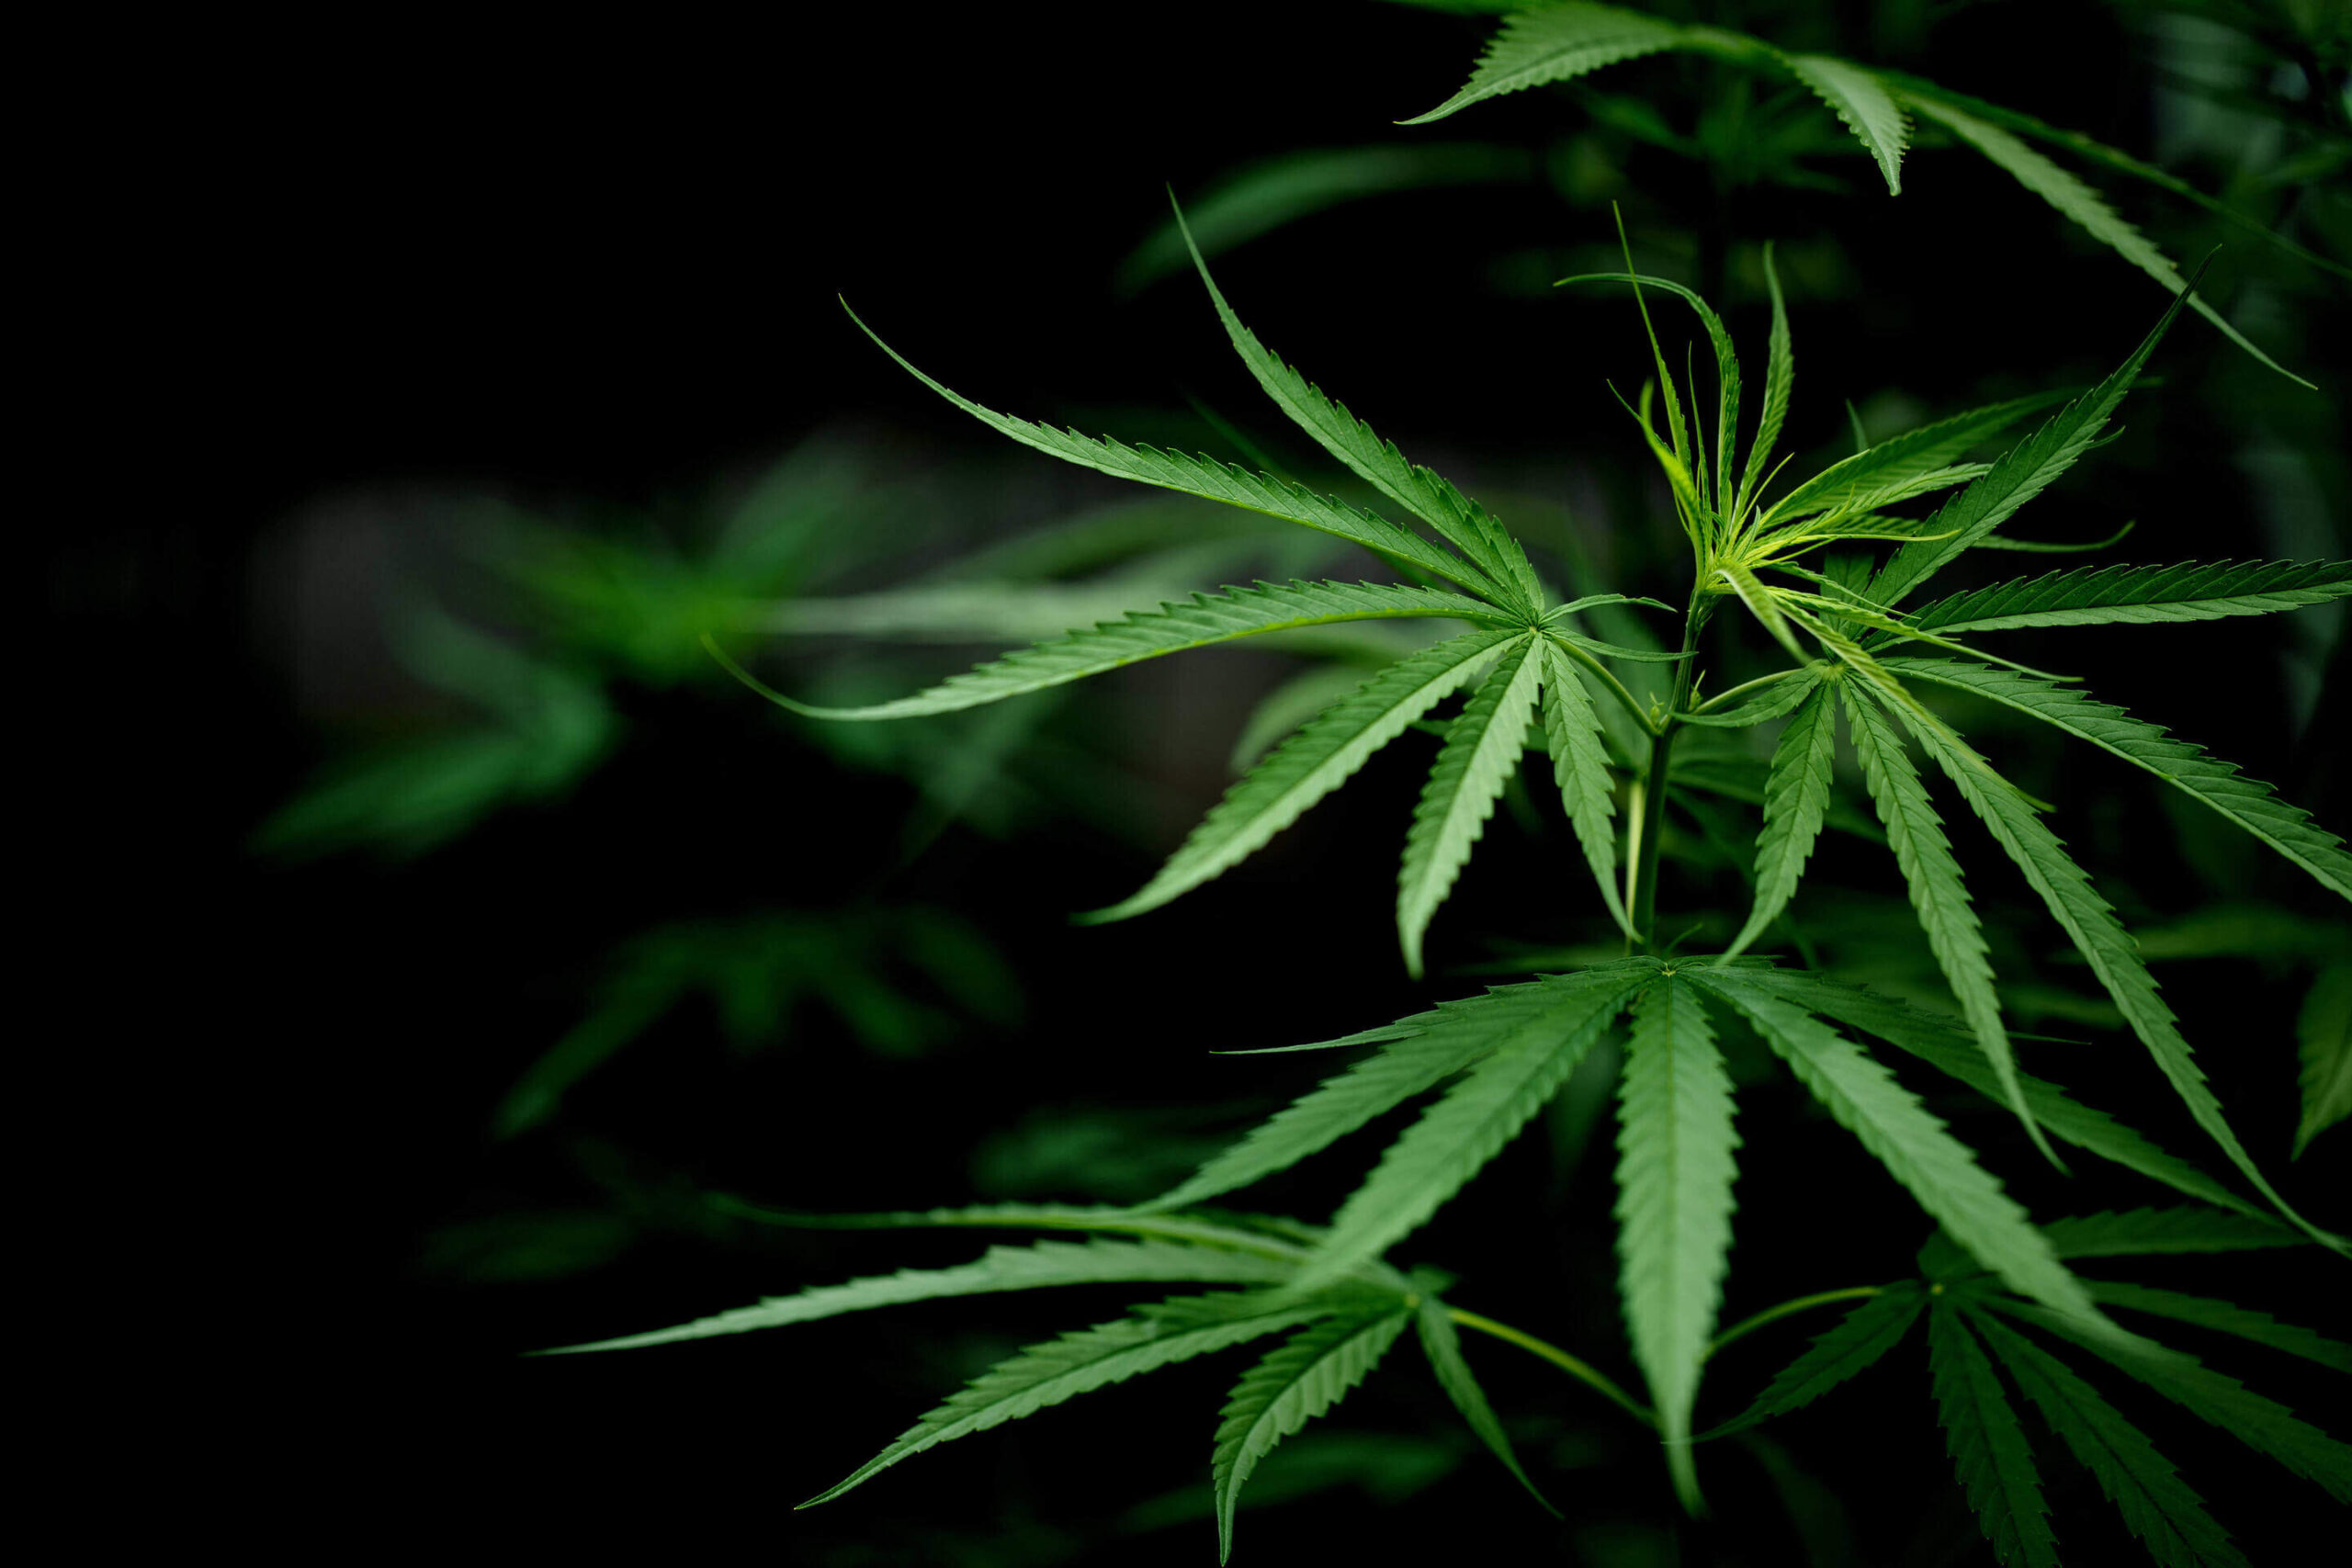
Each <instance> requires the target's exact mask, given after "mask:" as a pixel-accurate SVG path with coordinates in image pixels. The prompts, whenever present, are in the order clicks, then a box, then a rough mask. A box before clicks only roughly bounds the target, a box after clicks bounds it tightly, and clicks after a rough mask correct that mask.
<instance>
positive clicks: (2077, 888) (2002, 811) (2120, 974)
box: [1902, 713, 2346, 1252]
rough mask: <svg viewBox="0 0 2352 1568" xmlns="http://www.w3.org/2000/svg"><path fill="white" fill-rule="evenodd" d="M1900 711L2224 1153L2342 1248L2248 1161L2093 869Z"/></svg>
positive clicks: (2282, 1209) (2022, 805)
mask: <svg viewBox="0 0 2352 1568" xmlns="http://www.w3.org/2000/svg"><path fill="white" fill-rule="evenodd" d="M1902 717H1903V718H1904V720H1905V723H1906V724H1907V725H1908V726H1909V728H1910V729H1911V732H1912V734H1914V735H1915V736H1917V738H1918V739H1919V743H1920V744H1921V745H1922V746H1923V747H1924V748H1926V750H1927V751H1928V754H1929V755H1930V756H1932V757H1934V758H1935V759H1936V761H1937V762H1938V763H1939V765H1940V766H1941V767H1942V768H1943V770H1944V772H1945V773H1947V774H1949V775H1950V776H1951V780H1952V782H1953V783H1954V784H1958V785H1959V786H1960V792H1961V794H1962V795H1964V796H1965V797H1966V798H1967V800H1968V804H1969V805H1970V806H1972V807H1974V808H1975V811H1976V815H1977V816H1978V817H1979V818H1982V819H1983V820H1984V823H1985V827H1986V828H1988V829H1991V830H1992V834H1993V837H1994V838H1995V839H1996V840H1998V841H1999V843H2000V845H2001V848H2002V849H2003V850H2005V851H2007V852H2008V856H2009V859H2010V860H2012V861H2014V862H2016V863H2017V865H2018V869H2019V870H2021V871H2023V872H2024V873H2025V875H2026V880H2027V881H2028V882H2029V883H2030V884H2032V886H2033V889H2034V891H2035V892H2037V893H2039V894H2041V900H2042V902H2043V903H2044V904H2045V905H2047V906H2048V907H2049V909H2050V912H2051V914H2052V916H2053V917H2055V918H2056V919H2057V921H2058V923H2059V924H2060V925H2061V926H2063V927H2064V928H2065V931H2066V935H2067V936H2068V937H2069V938H2070V939H2071V940H2072V941H2073V942H2074V944H2075V947H2077V948H2079V949H2080V950H2081V951H2082V954H2083V956H2084V957H2085V958H2086V959H2087V960H2088V961H2089V963H2090V966H2091V972H2092V973H2093V974H2094V975H2096V976H2098V981H2099V984H2100V985H2101V986H2103V987H2106V990H2107V994H2108V995H2109V997H2111V998H2114V1001H2115V1005H2116V1008H2117V1010H2120V1012H2121V1013H2122V1014H2123V1018H2124V1021H2126V1022H2127V1023H2129V1024H2130V1025H2131V1032H2133V1033H2134V1034H2137V1035H2138V1036H2139V1037H2140V1039H2141V1042H2142V1043H2143V1044H2145V1045H2146V1046H2147V1047H2148V1051H2149V1054H2150V1055H2153V1056H2154V1057H2155V1059H2156V1066H2158V1067H2160V1068H2162V1069H2163V1071H2164V1075H2165V1080H2166V1081H2167V1082H2169V1083H2170V1084H2171V1085H2172V1087H2173V1092H2175V1093H2176V1094H2177V1095H2179V1096H2180V1098H2181V1101H2182V1103H2184V1104H2185V1105H2187V1106H2188V1111H2189V1114H2190V1115H2192V1116H2194V1117H2195V1118H2196V1119H2197V1124H2198V1125H2199V1126H2200V1127H2202V1128H2204V1129H2205V1131H2206V1132H2207V1133H2208V1134H2210V1135H2211V1137H2212V1139H2213V1141H2214V1142H2215V1143H2217V1144H2219V1145H2221V1146H2222V1152H2223V1153H2224V1154H2226V1155H2228V1156H2230V1159H2231V1162H2232V1163H2233V1164H2234V1165H2235V1166H2236V1167H2237V1168H2238V1169H2239V1170H2240V1171H2241V1172H2243V1173H2244V1174H2245V1178H2246V1179H2247V1180H2249V1181H2251V1182H2253V1183H2254V1185H2255V1188H2256V1190H2257V1191H2259V1192H2260V1193H2261V1194H2262V1195H2263V1196H2264V1197H2265V1198H2267V1199H2269V1200H2270V1201H2271V1203H2272V1205H2273V1206H2275V1207H2276V1208H2277V1209H2278V1212H2279V1213H2282V1214H2284V1215H2286V1216H2287V1218H2289V1219H2290V1220H2292V1221H2293V1222H2294V1223H2295V1224H2298V1225H2301V1227H2302V1228H2303V1229H2304V1230H2305V1231H2307V1232H2309V1233H2310V1235H2311V1236H2312V1239H2313V1240H2315V1241H2317V1242H2319V1243H2320V1244H2321V1245H2322V1246H2324V1247H2330V1248H2332V1249H2334V1250H2335V1251H2338V1252H2343V1251H2346V1242H2345V1241H2344V1239H2343V1238H2342V1237H2340V1236H2335V1235H2329V1234H2328V1233H2327V1232H2325V1231H2323V1230H2321V1229H2319V1228H2318V1227H2317V1226H2315V1225H2313V1224H2311V1223H2310V1222H2309V1221H2308V1220H2305V1219H2304V1218H2303V1217H2302V1216H2301V1214H2299V1213H2296V1212H2295V1210H2294V1209H2293V1207H2292V1206H2291V1205H2290V1204H2289V1203H2288V1201H2286V1200H2285V1199H2284V1198H2282V1197H2280V1196H2279V1195H2278V1190H2277V1189H2276V1188H2274V1187H2272V1186H2271V1185H2270V1182H2269V1179H2267V1177H2265V1176H2264V1175H2263V1174H2262V1172H2261V1170H2260V1169H2259V1168H2257V1167H2256V1165H2255V1163H2254V1158H2253V1156H2250V1155H2248V1154H2247V1153H2246V1152H2245V1145H2242V1144H2240V1143H2239V1142H2238V1136H2237V1134H2236V1133H2235V1132H2233V1131H2232V1130H2231V1127H2230V1124H2229V1122H2228V1120H2227V1118H2225V1117H2224V1116H2223V1115H2222V1102H2221V1101H2220V1100H2217V1099H2216V1098H2214V1095H2213V1091H2212V1089H2211V1087H2209V1086H2208V1085H2207V1083H2206V1082H2205V1075H2204V1073H2203V1071H2202V1070H2201V1069H2199V1067H2198V1066H2197V1064H2196V1063H2195V1062H2194V1061H2193V1060H2192V1059H2191V1058H2190V1055H2189V1049H2188V1041H2186V1040H2184V1039H2182V1038H2181V1034H2180V1031H2179V1029H2178V1028H2177V1024H2176V1021H2175V1020H2174V1018H2173V1014H2172V1010H2171V1009H2170V1008H2168V1007H2166V1006H2165V1004H2164V1001H2163V999H2162V998H2159V997H2158V996H2157V995H2156V982H2155V980H2154V977H2153V976H2150V975H2149V973H2148V969H2147V965H2146V964H2143V963H2142V962H2141V960H2140V954H2139V951H2138V949H2137V948H2136V947H2135V946H2134V944H2133V942H2132V941H2131V933H2130V932H2129V931H2125V930H2124V929H2123V922H2122V921H2120V920H2119V919H2116V918H2115V911H2114V910H2113V909H2112V908H2109V905H2108V902H2107V900H2106V899H2104V898H2102V897H2099V896H2098V891H2097V889H2095V888H2093V887H2092V886H2091V882H2090V878H2089V877H2087V876H2086V875H2085V874H2083V870H2082V868H2081V867H2080V866H2078V865H2076V864H2075V863H2074V860H2073V858H2072V857H2070V856H2069V855H2068V854H2067V853H2066V851H2065V847H2064V844H2063V843H2061V842H2060V840H2059V838H2058V835H2057V834H2055V833H2053V832H2052V831H2051V830H2050V828H2049V825H2048V824H2046V823H2044V822H2043V821H2042V820H2041V818H2040V817H2038V816H2036V815H2035V814H2034V811H2033V808H2032V807H2030V806H2028V805H2027V804H2026V802H2025V800H2024V798H2023V797H2022V796H2020V795H2018V792H2017V790H2016V789H2015V788H2013V787H2012V786H2010V784H2008V783H2007V780H2005V779H2003V778H2001V776H2000V775H1999V774H1997V773H1994V772H1993V770H1992V768H1991V766H1990V765H1989V764H1988V763H1986V762H1985V759H1984V758H1982V757H1979V756H1977V755H1976V754H1975V753H1974V752H1973V751H1970V750H1967V749H1966V747H1964V746H1962V745H1959V744H1957V743H1956V742H1955V741H1954V740H1953V739H1951V732H1950V731H1949V730H1944V729H1942V728H1941V727H1940V726H1932V725H1925V724H1919V723H1917V722H1915V721H1914V720H1913V719H1912V717H1911V716H1910V715H1909V714H1907V713H1905V714H1903V715H1902Z"/></svg>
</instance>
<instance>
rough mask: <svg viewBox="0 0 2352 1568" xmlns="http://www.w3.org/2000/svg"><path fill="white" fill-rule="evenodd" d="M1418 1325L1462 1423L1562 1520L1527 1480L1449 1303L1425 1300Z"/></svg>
mask: <svg viewBox="0 0 2352 1568" xmlns="http://www.w3.org/2000/svg"><path fill="white" fill-rule="evenodd" d="M1414 1321H1415V1326H1416V1327H1418V1328H1419V1331H1420V1339H1421V1349H1422V1351H1423V1352H1424V1353H1426V1354H1427V1355H1428V1357H1429V1359H1430V1370H1431V1371H1434V1372H1436V1373H1437V1381H1438V1384H1439V1386H1440V1387H1442V1388H1443V1389H1444V1390H1445V1395H1446V1397H1447V1398H1448V1399H1451V1400H1452V1401H1453V1407H1454V1408H1455V1409H1456V1410H1459V1411H1460V1412H1462V1419H1463V1420H1464V1421H1465V1422H1467V1423H1469V1427H1470V1429H1471V1430H1472V1431H1473V1432H1476V1433H1477V1434H1478V1440H1479V1441H1480V1442H1483V1443H1485V1444H1486V1445H1487V1448H1488V1449H1489V1450H1492V1451H1493V1453H1494V1456H1495V1457H1496V1458H1497V1459H1498V1460H1500V1461H1503V1467H1504V1468H1505V1469H1507V1470H1509V1471H1510V1472H1511V1474H1512V1476H1513V1477H1515V1478H1516V1479H1517V1480H1518V1482H1519V1483H1520V1484H1521V1486H1524V1487H1526V1488H1527V1495H1529V1496H1531V1497H1532V1498H1534V1499H1535V1500H1536V1502H1538V1503H1540V1504H1542V1505H1543V1506H1544V1511H1545V1512H1546V1513H1548V1514H1550V1515H1551V1516H1552V1517H1554V1518H1558V1517H1560V1510H1559V1509H1557V1508H1555V1507H1553V1506H1552V1504H1551V1500H1550V1499H1549V1498H1547V1497H1545V1496H1544V1494H1543V1493H1542V1492H1540V1491H1538V1490H1537V1489H1536V1486H1535V1483H1534V1482H1532V1481H1530V1480H1529V1479H1528V1478H1527V1472H1526V1471H1524V1470H1522V1469H1521V1468H1520V1463H1519V1455H1518V1453H1517V1452H1516V1451H1514V1450H1512V1448H1511V1445H1510V1433H1508V1432H1506V1431H1504V1430H1503V1424H1502V1422H1501V1421H1500V1420H1499V1419H1498V1417H1497V1416H1496V1415H1495V1407H1494V1406H1493V1405H1491V1404H1488V1403H1487V1393H1486V1390H1484V1389H1482V1388H1480V1387H1479V1386H1478V1380H1477V1379H1476V1377H1475V1376H1473V1375H1472V1374H1471V1371H1470V1363H1469V1362H1468V1361H1467V1360H1465V1359H1464V1358H1463V1355H1462V1337H1461V1336H1460V1335H1459V1334H1456V1333H1455V1332H1454V1330H1453V1318H1452V1317H1450V1316H1448V1315H1447V1314H1446V1305H1445V1303H1443V1302H1442V1301H1440V1300H1438V1299H1437V1298H1436V1297H1435V1296H1423V1297H1422V1298H1421V1306H1420V1312H1419V1314H1418V1315H1417V1316H1416V1318H1415V1320H1414Z"/></svg>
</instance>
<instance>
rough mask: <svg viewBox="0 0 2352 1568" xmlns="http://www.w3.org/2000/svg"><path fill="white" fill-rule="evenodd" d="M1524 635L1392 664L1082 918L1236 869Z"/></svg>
mask: <svg viewBox="0 0 2352 1568" xmlns="http://www.w3.org/2000/svg"><path fill="white" fill-rule="evenodd" d="M1525 635H1526V634H1525V633H1514V632H1511V631H1509V630H1494V631H1475V632H1466V633H1464V635H1462V636H1461V637H1453V638H1451V639H1449V640H1447V641H1445V642H1442V643H1439V644H1437V645H1436V646H1435V647H1433V648H1428V649H1422V650H1421V651H1420V652H1419V653H1416V654H1414V655H1413V656H1411V657H1410V658H1408V659H1401V660H1397V662H1396V663H1394V664H1392V665H1390V666H1389V667H1388V668H1387V669H1385V670H1384V671H1381V672H1380V673H1379V674H1377V675H1374V677H1373V678H1372V679H1371V680H1369V681H1367V682H1364V683H1363V686H1362V687H1360V688H1359V689H1358V690H1357V692H1356V693H1355V694H1354V695H1352V696H1351V697H1348V698H1346V699H1345V700H1344V701H1341V702H1340V703H1337V704H1334V705H1332V706H1331V707H1330V708H1329V710H1328V711H1326V712H1325V713H1324V714H1323V715H1322V716H1321V717H1319V718H1317V719H1316V720H1315V721H1314V722H1313V723H1311V724H1308V725H1307V726H1306V727H1305V728H1302V729H1300V730H1299V731H1298V732H1297V733H1296V734H1295V735H1293V736H1292V737H1291V738H1290V739H1287V740H1285V741H1283V743H1282V744H1281V745H1280V746H1278V747H1276V748H1275V749H1274V750H1273V753H1272V755H1271V756H1269V757H1268V758H1267V759H1266V760H1265V761H1262V762H1261V763H1259V764H1258V766H1257V767H1256V768H1254V769H1252V770H1251V771H1250V773H1249V775H1248V776H1247V777H1245V778H1243V779H1241V780H1239V781H1238V782H1237V783H1236V784H1234V785H1233V787H1232V788H1230V789H1228V790H1227V791H1226V792H1225V798H1224V799H1222V800H1220V801H1218V802H1217V803H1216V805H1215V806H1213V807H1210V808H1209V814H1208V815H1207V816H1206V817H1205V818H1202V820H1201V824H1200V826H1199V827H1197V828H1195V829H1193V831H1192V833H1191V835H1190V836H1189V837H1187V838H1186V839H1185V840H1184V842H1183V843H1182V845H1181V846H1179V847H1178V849H1177V851H1176V852H1175V853H1174V854H1172V855H1170V856H1169V857H1168V863H1167V864H1166V865H1164V866H1162V867H1161V868H1160V869H1159V874H1158V875H1156V876H1154V877H1153V878H1152V879H1151V881H1150V882H1149V883H1148V884H1147V885H1146V886H1144V887H1143V889H1142V890H1141V891H1140V892H1138V893H1136V895H1135V896H1134V897H1130V898H1128V899H1126V900H1125V901H1124V902H1122V903H1119V904H1114V905H1113V906H1112V907H1111V908H1107V909H1101V910H1097V911H1095V912H1094V913H1092V914H1091V915H1084V916H1080V919H1084V920H1088V921H1101V920H1123V919H1126V918H1127V917H1128V916H1130V915H1139V914H1141V913H1143V912H1144V911H1145V910H1146V909H1156V908H1159V906H1160V905H1162V904H1165V903H1167V902H1168V901H1169V900H1170V899H1171V898H1174V897H1177V896H1178V895H1180V894H1183V893H1187V892H1190V891H1191V890H1192V889H1193V888H1195V887H1198V886H1200V885H1201V884H1202V883H1204V882H1206V881H1208V880H1209V879H1210V878H1212V877H1214V876H1216V875H1218V874H1220V873H1222V872H1225V871H1227V870H1228V869H1229V868H1231V867H1232V866H1234V865H1236V864H1238V863H1239V862H1241V861H1242V860H1243V859H1245V858H1246V857H1248V856H1249V855H1250V853H1252V852H1255V851H1256V850H1258V849H1259V848H1260V847H1261V846H1262V845H1263V844H1264V843H1265V842H1266V840H1269V839H1271V838H1272V837H1273V836H1274V835H1275V834H1276V833H1279V832H1281V831H1282V830H1283V829H1284V828H1287V827H1289V826H1290V825H1291V824H1292V823H1293V822H1295V821H1296V820H1298V818H1299V815H1300V813H1302V812H1304V811H1305V810H1306V808H1307V807H1310V806H1313V805H1314V804H1315V803H1316V802H1317V801H1318V800H1320V799H1322V798H1323V797H1324V796H1325V795H1329V794H1330V793H1331V792H1332V791H1333V790H1335V789H1337V788H1339V787H1340V785H1341V784H1345V783H1346V782H1347V781H1348V779H1349V778H1350V777H1351V775H1352V774H1353V773H1355V771H1356V770H1357V769H1358V768H1361V767H1363V765H1364V762H1365V761H1366V760H1368V759H1369V758H1370V757H1371V756H1372V754H1373V753H1374V751H1377V750H1380V748H1382V747H1383V746H1385V745H1387V744H1388V743H1389V742H1390V741H1391V740H1394V739H1397V737H1398V736H1399V735H1402V734H1403V733H1405V730H1406V728H1407V727H1408V726H1409V725H1410V724H1411V723H1412V722H1413V721H1414V720H1415V719H1418V718H1419V717H1420V716H1421V715H1423V714H1425V713H1427V712H1429V710H1430V708H1432V707H1435V706H1436V705H1438V703H1439V702H1440V701H1441V700H1442V699H1443V698H1444V697H1445V696H1446V694H1448V693H1450V692H1452V691H1453V689H1454V688H1455V687H1457V686H1459V685H1461V684H1462V683H1463V682H1464V681H1467V680H1469V679H1470V678H1471V676H1473V675H1474V674H1476V672H1477V671H1478V668H1479V666H1480V665H1482V664H1484V663H1486V662H1487V660H1488V659H1489V658H1491V657H1492V656H1493V654H1494V652H1495V650H1496V649H1498V648H1500V647H1502V646H1503V645H1504V644H1505V643H1507V642H1510V641H1511V640H1512V638H1513V637H1524V636H1525Z"/></svg>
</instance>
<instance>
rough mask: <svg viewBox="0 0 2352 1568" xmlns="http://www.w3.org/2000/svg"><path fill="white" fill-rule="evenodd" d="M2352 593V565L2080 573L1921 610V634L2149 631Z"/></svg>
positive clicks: (2217, 565)
mask: <svg viewBox="0 0 2352 1568" xmlns="http://www.w3.org/2000/svg"><path fill="white" fill-rule="evenodd" d="M2347 593H2352V561H2187V562H2183V563H2181V564H2180V565H2177V566H2097V567H2077V568H2075V570H2072V571H2052V572H2046V573H2044V574H2043V575H2041V576H2040V577H2020V578H2016V579H2013V580H2012V581H2007V582H1996V583H1994V584H1992V585H1991V586H1990V587H1985V588H1973V589H1970V590H1968V591H1967V592H1961V593H1954V594H1951V595H1949V596H1948V597H1945V598H1942V599H1939V600H1937V601H1936V602H1935V603H1934V604H1926V605H1922V606H1921V607H1920V608H1919V609H1918V610H1917V612H1916V613H1915V614H1914V615H1912V616H1911V619H1910V624H1911V625H1912V626H1917V628H1918V629H1920V630H1921V631H1934V632H1944V633H1947V634H1949V633H1952V632H1980V631H1985V632H1988V631H2006V630H2007V629H2009V628H2011V627H2014V626H2101V625H2106V624H2109V623H2122V624H2126V625H2131V626H2150V625H2154V624H2155V623H2158V622H2163V621H2212V620H2220V619H2221V618H2222V617H2223V616H2225V615H2270V614H2272V613H2274V612H2276V611H2279V610H2292V609H2297V608H2300V607H2301V606H2302V605H2305V604H2325V603H2327V602H2328V601H2329V600H2331V599H2340V598H2342V597H2343V596H2345V595H2346V594H2347Z"/></svg>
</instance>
